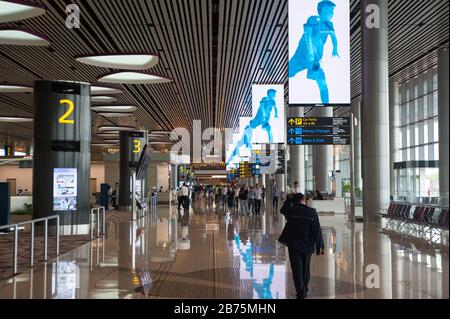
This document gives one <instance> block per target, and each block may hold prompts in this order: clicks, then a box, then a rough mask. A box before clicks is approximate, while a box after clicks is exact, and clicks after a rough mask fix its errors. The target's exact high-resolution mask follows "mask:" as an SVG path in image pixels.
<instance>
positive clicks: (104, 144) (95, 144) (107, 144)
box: [91, 143, 118, 147]
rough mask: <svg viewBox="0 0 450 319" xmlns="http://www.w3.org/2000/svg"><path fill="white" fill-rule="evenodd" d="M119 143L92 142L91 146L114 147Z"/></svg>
mask: <svg viewBox="0 0 450 319" xmlns="http://www.w3.org/2000/svg"><path fill="white" fill-rule="evenodd" d="M117 144H118V143H92V144H91V146H94V147H112V146H117Z"/></svg>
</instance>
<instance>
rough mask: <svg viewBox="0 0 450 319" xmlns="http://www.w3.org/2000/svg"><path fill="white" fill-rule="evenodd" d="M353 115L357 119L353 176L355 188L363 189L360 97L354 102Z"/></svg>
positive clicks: (354, 135) (354, 134)
mask: <svg viewBox="0 0 450 319" xmlns="http://www.w3.org/2000/svg"><path fill="white" fill-rule="evenodd" d="M352 113H353V116H354V118H355V124H354V132H353V139H354V141H353V147H354V150H353V152H354V154H355V162H354V164H353V174H354V176H355V185H354V187H355V188H359V189H362V175H361V172H362V171H361V98H360V97H358V98H356V99H353V100H352Z"/></svg>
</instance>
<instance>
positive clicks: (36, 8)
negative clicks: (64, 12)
mask: <svg viewBox="0 0 450 319" xmlns="http://www.w3.org/2000/svg"><path fill="white" fill-rule="evenodd" d="M44 13H45V7H44V6H42V5H40V4H36V3H28V2H25V1H15V0H3V1H0V23H5V22H11V21H19V20H24V19H29V18H34V17H37V16H40V15H42V14H44Z"/></svg>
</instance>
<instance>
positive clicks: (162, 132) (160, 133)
mask: <svg viewBox="0 0 450 319" xmlns="http://www.w3.org/2000/svg"><path fill="white" fill-rule="evenodd" d="M170 133H172V132H171V131H151V132H150V134H158V135H162V134H170Z"/></svg>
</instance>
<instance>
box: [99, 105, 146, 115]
mask: <svg viewBox="0 0 450 319" xmlns="http://www.w3.org/2000/svg"><path fill="white" fill-rule="evenodd" d="M91 110H92V111H95V112H126V113H132V112H134V111H136V110H137V107H136V106H134V105H102V106H93V107H91Z"/></svg>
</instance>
